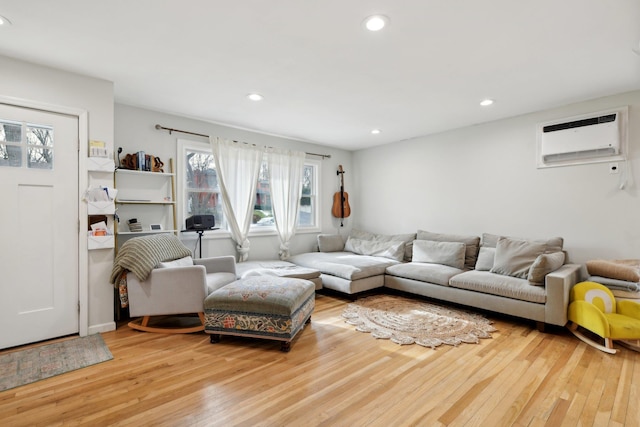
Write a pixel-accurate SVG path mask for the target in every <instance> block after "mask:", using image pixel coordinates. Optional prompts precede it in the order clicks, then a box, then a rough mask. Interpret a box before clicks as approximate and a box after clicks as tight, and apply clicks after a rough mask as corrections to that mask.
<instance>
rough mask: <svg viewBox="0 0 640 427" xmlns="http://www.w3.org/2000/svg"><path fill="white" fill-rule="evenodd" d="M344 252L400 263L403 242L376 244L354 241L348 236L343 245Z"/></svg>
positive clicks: (375, 242) (359, 240)
mask: <svg viewBox="0 0 640 427" xmlns="http://www.w3.org/2000/svg"><path fill="white" fill-rule="evenodd" d="M344 250H345V251H349V252H353V253H354V254H359V255H370V256H380V257H384V258H390V259H394V260H396V261H402V258H403V257H404V242H377V241H372V240H361V239H354V238H352V237H351V236H349V238H348V239H347V242H346V243H345V244H344Z"/></svg>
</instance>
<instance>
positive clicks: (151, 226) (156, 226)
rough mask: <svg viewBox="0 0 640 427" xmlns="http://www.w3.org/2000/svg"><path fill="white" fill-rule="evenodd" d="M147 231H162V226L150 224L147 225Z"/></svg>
mask: <svg viewBox="0 0 640 427" xmlns="http://www.w3.org/2000/svg"><path fill="white" fill-rule="evenodd" d="M149 229H150V230H151V231H162V224H151V225H149Z"/></svg>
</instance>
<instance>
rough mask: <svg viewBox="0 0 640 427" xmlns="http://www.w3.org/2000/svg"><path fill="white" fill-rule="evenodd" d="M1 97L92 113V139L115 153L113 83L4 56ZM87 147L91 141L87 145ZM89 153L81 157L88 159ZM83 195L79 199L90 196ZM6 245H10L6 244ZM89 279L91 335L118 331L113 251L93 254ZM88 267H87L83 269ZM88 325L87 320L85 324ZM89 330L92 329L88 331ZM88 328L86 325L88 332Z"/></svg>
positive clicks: (83, 177) (83, 280) (1, 59)
mask: <svg viewBox="0 0 640 427" xmlns="http://www.w3.org/2000/svg"><path fill="white" fill-rule="evenodd" d="M0 96H2V97H3V98H13V99H14V101H15V103H16V104H18V105H25V104H24V103H25V102H26V103H27V104H31V103H37V104H42V105H49V106H51V107H52V108H57V107H61V108H64V109H73V110H83V111H86V112H87V113H88V122H89V123H88V131H89V139H96V140H102V141H105V142H106V143H107V146H108V147H109V149H112V147H113V83H112V82H108V81H105V80H99V79H94V78H90V77H86V76H81V75H78V74H73V73H68V72H64V71H60V70H55V69H52V68H47V67H42V66H39V65H35V64H31V63H27V62H22V61H18V60H14V59H12V58H7V57H3V56H0ZM81 146H84V147H86V146H87V141H81ZM87 154H88V152H87V150H81V153H80V155H81V156H82V157H84V158H85V159H86V157H87ZM85 159H82V158H81V159H80V165H81V170H80V171H79V177H80V183H81V185H82V183H85V184H86V183H87V181H88V178H87V171H86V166H85V169H84V170H82V165H83V164H84V161H85ZM94 183H95V184H101V183H104V184H110V183H112V181H111V179H110V178H109V176H107V177H106V179H103V180H101V179H99V178H98V179H97V180H95V182H94ZM84 190H85V189H84V188H81V189H78V192H79V193H78V197H81V194H82V193H84ZM80 219H81V227H83V228H82V229H86V228H85V227H86V226H87V225H86V224H87V220H86V217H84V218H82V217H81V218H80ZM3 244H7V243H6V242H3ZM87 258H88V261H87V262H88V264H89V265H88V267H87V268H86V269H87V270H88V274H87V276H88V277H82V275H81V277H80V278H79V280H80V286H81V287H82V286H85V285H87V281H88V307H87V311H88V324H89V327H88V332H89V333H93V332H100V331H103V330H109V329H113V328H114V327H115V324H114V323H113V287H112V285H111V284H109V274H110V272H111V267H112V265H113V251H109V250H99V251H90V252H89V253H88V254H87V255H86V256H85V258H84V260H87ZM81 259H82V255H81ZM83 267H84V266H81V269H82V268H83ZM81 321H82V319H81ZM84 326H86V325H84ZM82 327H83V325H81V330H82Z"/></svg>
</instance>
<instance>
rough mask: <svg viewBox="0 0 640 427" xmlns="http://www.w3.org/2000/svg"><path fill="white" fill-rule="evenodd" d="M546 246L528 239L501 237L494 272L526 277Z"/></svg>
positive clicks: (521, 277) (497, 247)
mask: <svg viewBox="0 0 640 427" xmlns="http://www.w3.org/2000/svg"><path fill="white" fill-rule="evenodd" d="M545 248H546V246H545V245H544V244H543V243H535V242H531V241H528V240H520V239H512V238H509V237H501V238H499V239H498V243H497V244H496V254H495V259H494V262H493V267H492V268H491V270H490V271H491V272H492V273H497V274H502V275H505V276H511V277H517V278H520V279H526V278H527V277H528V275H529V269H530V268H531V266H532V265H533V263H534V261H535V260H536V258H538V256H539V255H541V254H543V253H544V251H545Z"/></svg>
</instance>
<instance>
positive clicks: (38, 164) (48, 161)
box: [27, 146, 53, 169]
mask: <svg viewBox="0 0 640 427" xmlns="http://www.w3.org/2000/svg"><path fill="white" fill-rule="evenodd" d="M28 150H29V155H28V156H27V165H28V167H30V168H37V169H52V168H53V150H51V149H49V148H40V147H31V146H30V147H29V149H28Z"/></svg>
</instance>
